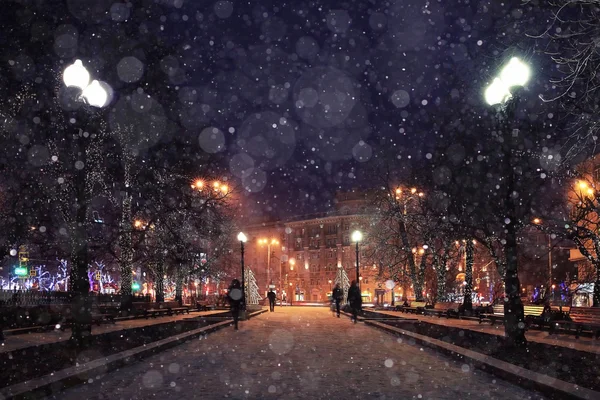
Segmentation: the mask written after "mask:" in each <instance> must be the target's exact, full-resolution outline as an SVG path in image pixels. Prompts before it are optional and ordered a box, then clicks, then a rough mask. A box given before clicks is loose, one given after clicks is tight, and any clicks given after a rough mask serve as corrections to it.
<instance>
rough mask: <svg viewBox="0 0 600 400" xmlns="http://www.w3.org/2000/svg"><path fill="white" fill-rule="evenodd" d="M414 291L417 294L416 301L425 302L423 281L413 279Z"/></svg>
mask: <svg viewBox="0 0 600 400" xmlns="http://www.w3.org/2000/svg"><path fill="white" fill-rule="evenodd" d="M413 289H414V292H415V301H423V300H424V298H423V281H421V280H419V279H418V278H417V279H413Z"/></svg>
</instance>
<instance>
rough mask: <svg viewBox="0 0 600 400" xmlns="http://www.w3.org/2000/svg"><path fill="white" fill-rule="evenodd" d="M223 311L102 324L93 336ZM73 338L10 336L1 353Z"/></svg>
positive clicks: (67, 332) (51, 334)
mask: <svg viewBox="0 0 600 400" xmlns="http://www.w3.org/2000/svg"><path fill="white" fill-rule="evenodd" d="M222 312H223V310H215V311H201V312H190V314H180V315H173V316H162V317H156V318H148V319H146V318H138V319H129V320H123V321H117V322H115V323H114V324H102V325H100V326H97V325H92V335H98V334H101V333H107V332H114V331H118V330H121V329H129V328H139V327H141V326H148V325H155V324H164V323H165V322H172V321H179V320H182V319H186V318H194V317H199V316H208V315H211V314H220V313H222ZM70 337H71V329H65V330H64V331H61V330H60V329H57V330H51V331H47V332H35V333H24V334H20V335H10V336H6V337H5V338H4V343H1V344H0V353H4V352H8V351H14V350H18V349H22V348H25V347H30V346H37V345H40V344H48V343H54V342H62V341H65V340H69V338H70Z"/></svg>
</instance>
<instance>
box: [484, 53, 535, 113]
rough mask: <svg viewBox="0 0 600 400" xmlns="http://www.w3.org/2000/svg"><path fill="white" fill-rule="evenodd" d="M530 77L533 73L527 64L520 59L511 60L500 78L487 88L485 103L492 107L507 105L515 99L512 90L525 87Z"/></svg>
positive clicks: (503, 69)
mask: <svg viewBox="0 0 600 400" xmlns="http://www.w3.org/2000/svg"><path fill="white" fill-rule="evenodd" d="M530 76H531V71H530V69H529V66H528V65H527V64H525V63H524V62H523V61H521V60H520V59H519V58H518V57H513V58H511V59H510V61H509V62H508V64H506V66H505V67H504V68H502V71H500V76H499V77H496V78H495V79H494V80H493V81H492V83H491V84H490V85H489V86H488V87H487V88H486V90H485V93H484V96H485V101H486V102H487V103H488V104H489V105H491V106H494V105H502V104H505V103H506V102H508V101H509V100H510V99H511V98H512V97H513V96H512V93H511V92H510V90H511V88H513V87H520V86H525V84H526V83H527V81H529V77H530Z"/></svg>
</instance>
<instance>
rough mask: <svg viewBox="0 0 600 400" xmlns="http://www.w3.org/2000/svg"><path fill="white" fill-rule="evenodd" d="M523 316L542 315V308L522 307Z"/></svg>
mask: <svg viewBox="0 0 600 400" xmlns="http://www.w3.org/2000/svg"><path fill="white" fill-rule="evenodd" d="M523 311H524V314H525V315H535V316H538V315H542V313H543V312H544V306H523Z"/></svg>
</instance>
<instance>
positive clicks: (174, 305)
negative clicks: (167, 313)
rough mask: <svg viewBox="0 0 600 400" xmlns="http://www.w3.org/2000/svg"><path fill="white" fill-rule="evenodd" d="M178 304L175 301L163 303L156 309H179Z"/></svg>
mask: <svg viewBox="0 0 600 400" xmlns="http://www.w3.org/2000/svg"><path fill="white" fill-rule="evenodd" d="M179 307H180V305H179V302H177V301H165V302H164V303H160V304H159V305H158V307H156V308H179Z"/></svg>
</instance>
